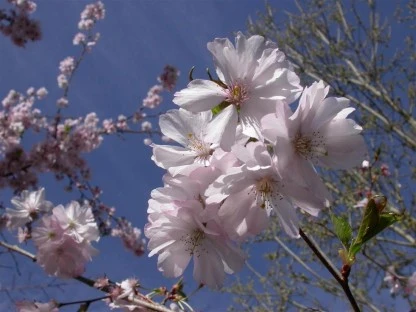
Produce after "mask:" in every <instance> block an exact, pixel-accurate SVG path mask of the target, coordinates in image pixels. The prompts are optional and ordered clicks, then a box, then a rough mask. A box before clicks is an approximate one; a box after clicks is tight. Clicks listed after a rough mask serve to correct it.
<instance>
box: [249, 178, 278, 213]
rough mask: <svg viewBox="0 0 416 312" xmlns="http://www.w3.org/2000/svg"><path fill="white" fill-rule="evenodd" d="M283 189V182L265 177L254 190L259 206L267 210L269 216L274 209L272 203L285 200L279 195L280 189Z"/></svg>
mask: <svg viewBox="0 0 416 312" xmlns="http://www.w3.org/2000/svg"><path fill="white" fill-rule="evenodd" d="M283 187H284V185H283V184H282V183H281V182H279V181H276V180H274V179H273V178H271V177H263V178H262V179H260V180H258V181H257V183H256V184H255V190H254V193H255V195H256V202H257V205H258V206H259V207H260V208H262V209H266V210H267V213H268V214H269V213H270V212H271V210H272V209H273V205H272V201H273V200H274V199H282V198H283V197H282V195H281V194H280V193H279V189H281V188H283Z"/></svg>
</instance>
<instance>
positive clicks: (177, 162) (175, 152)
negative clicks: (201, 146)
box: [152, 144, 197, 169]
mask: <svg viewBox="0 0 416 312" xmlns="http://www.w3.org/2000/svg"><path fill="white" fill-rule="evenodd" d="M196 156H197V155H196V153H195V152H194V151H190V150H187V149H185V148H183V147H181V146H172V145H156V144H154V145H153V156H152V160H153V161H154V162H155V163H156V165H158V166H159V167H161V168H164V169H168V168H170V167H176V166H183V165H188V164H192V163H193V162H194V159H195V157H196Z"/></svg>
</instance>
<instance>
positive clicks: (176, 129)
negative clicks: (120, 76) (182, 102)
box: [152, 109, 218, 174]
mask: <svg viewBox="0 0 416 312" xmlns="http://www.w3.org/2000/svg"><path fill="white" fill-rule="evenodd" d="M211 120H212V113H211V112H209V111H208V112H203V113H197V114H194V113H191V112H188V111H186V110H183V109H179V110H170V111H168V112H167V113H166V114H164V115H162V116H161V117H160V121H159V126H160V129H161V131H162V133H163V134H164V135H166V136H167V137H169V138H171V139H172V140H173V141H176V142H178V143H179V144H180V145H182V146H183V147H180V146H172V145H157V144H154V145H153V157H152V160H153V161H154V162H155V163H156V164H157V165H158V166H159V167H162V168H165V169H168V171H169V172H170V173H172V174H178V173H180V172H181V171H182V170H183V169H184V168H186V167H187V166H189V165H193V166H192V167H193V168H196V167H199V166H208V165H209V164H210V161H211V158H212V154H213V153H214V151H215V149H216V148H218V139H217V138H218V137H217V138H215V134H217V132H216V131H215V130H214V129H215V128H216V124H213V123H212V122H211Z"/></svg>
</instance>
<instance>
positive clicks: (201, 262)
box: [193, 240, 225, 289]
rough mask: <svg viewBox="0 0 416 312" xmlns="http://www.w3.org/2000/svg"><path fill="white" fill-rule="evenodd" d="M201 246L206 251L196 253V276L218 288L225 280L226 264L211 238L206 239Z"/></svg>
mask: <svg viewBox="0 0 416 312" xmlns="http://www.w3.org/2000/svg"><path fill="white" fill-rule="evenodd" d="M201 247H202V248H204V250H205V252H204V253H203V254H202V253H201V255H200V256H198V254H196V255H194V273H193V275H194V278H195V280H196V281H198V282H200V283H203V284H205V285H207V286H209V287H211V288H213V289H218V288H220V287H221V286H222V284H223V282H224V278H225V272H224V265H223V264H222V261H221V258H220V257H219V255H218V253H217V251H216V250H215V249H216V246H214V244H212V243H211V241H210V240H204V244H203V246H201Z"/></svg>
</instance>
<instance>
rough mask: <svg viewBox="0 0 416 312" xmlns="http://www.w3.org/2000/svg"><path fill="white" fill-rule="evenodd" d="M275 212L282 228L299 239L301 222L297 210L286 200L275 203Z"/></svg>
mask: <svg viewBox="0 0 416 312" xmlns="http://www.w3.org/2000/svg"><path fill="white" fill-rule="evenodd" d="M273 211H274V213H275V214H276V216H277V218H278V220H279V224H280V226H281V227H282V228H283V230H285V232H286V233H287V234H288V235H289V236H290V237H293V238H299V237H300V235H299V221H298V217H297V216H296V209H295V207H293V205H292V204H291V203H290V202H288V201H287V200H286V199H281V200H277V201H273Z"/></svg>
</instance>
